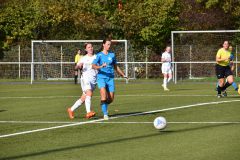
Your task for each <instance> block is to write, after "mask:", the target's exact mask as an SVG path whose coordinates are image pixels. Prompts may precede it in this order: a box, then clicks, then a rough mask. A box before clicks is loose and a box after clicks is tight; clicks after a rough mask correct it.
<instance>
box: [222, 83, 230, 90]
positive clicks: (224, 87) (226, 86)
mask: <svg viewBox="0 0 240 160" xmlns="http://www.w3.org/2000/svg"><path fill="white" fill-rule="evenodd" d="M231 85H232V84H230V83H228V82H226V83H225V85H224V86H223V87H222V91H225V90H226V89H227V88H228V87H229V86H231Z"/></svg>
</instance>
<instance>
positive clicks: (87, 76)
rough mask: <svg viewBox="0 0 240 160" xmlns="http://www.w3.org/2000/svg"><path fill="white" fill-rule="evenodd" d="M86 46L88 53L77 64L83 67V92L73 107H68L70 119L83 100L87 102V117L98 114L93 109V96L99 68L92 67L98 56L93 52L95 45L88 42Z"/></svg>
mask: <svg viewBox="0 0 240 160" xmlns="http://www.w3.org/2000/svg"><path fill="white" fill-rule="evenodd" d="M84 47H85V50H86V52H87V54H86V55H85V56H83V57H82V58H81V60H80V62H79V63H78V64H77V67H78V68H81V69H82V75H81V87H82V91H83V94H82V96H81V98H80V99H78V100H77V101H76V102H75V103H74V105H73V106H72V107H71V108H68V109H67V111H68V115H69V118H70V119H73V118H74V111H75V110H76V109H77V108H78V107H80V106H81V104H82V103H83V102H85V106H86V111H87V114H86V118H91V117H93V116H95V114H96V113H95V112H94V111H91V98H92V95H93V91H94V89H95V86H96V80H97V70H95V69H93V68H92V62H93V60H94V59H95V58H96V56H95V55H94V54H93V46H92V44H91V43H86V44H85V45H84Z"/></svg>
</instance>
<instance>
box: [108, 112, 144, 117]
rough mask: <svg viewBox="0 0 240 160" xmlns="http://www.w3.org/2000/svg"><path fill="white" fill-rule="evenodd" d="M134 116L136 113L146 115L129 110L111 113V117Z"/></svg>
mask: <svg viewBox="0 0 240 160" xmlns="http://www.w3.org/2000/svg"><path fill="white" fill-rule="evenodd" d="M130 115H131V116H134V115H144V114H143V113H142V112H127V113H116V114H112V115H109V116H110V117H120V116H130Z"/></svg>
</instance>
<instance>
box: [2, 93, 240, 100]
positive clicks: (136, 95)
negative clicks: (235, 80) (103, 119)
mask: <svg viewBox="0 0 240 160" xmlns="http://www.w3.org/2000/svg"><path fill="white" fill-rule="evenodd" d="M76 97H79V96H36V97H35V96H24V97H0V99H54V98H76ZM94 97H100V96H94ZM116 97H216V95H215V94H214V95H200V94H175V95H174V94H173V95H162V94H131V95H116ZM228 97H239V95H229V96H228Z"/></svg>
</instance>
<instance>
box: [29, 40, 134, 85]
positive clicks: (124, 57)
mask: <svg viewBox="0 0 240 160" xmlns="http://www.w3.org/2000/svg"><path fill="white" fill-rule="evenodd" d="M86 42H88V43H92V44H93V47H94V51H95V53H97V52H98V50H100V48H101V46H102V40H44V41H42V40H32V47H31V48H32V51H31V52H32V63H31V83H33V81H36V80H38V81H39V80H41V81H45V80H72V79H73V77H74V66H75V65H74V58H75V55H76V50H77V49H78V48H80V49H82V50H84V43H86ZM111 50H112V51H113V52H114V53H115V54H116V57H117V60H118V62H119V65H120V67H121V69H122V70H123V71H124V72H125V74H126V75H127V76H129V77H130V78H131V77H132V74H131V72H129V70H131V69H129V65H128V63H126V62H128V61H132V59H131V56H128V42H127V40H112V45H111ZM130 67H131V66H130ZM116 78H119V77H117V75H116Z"/></svg>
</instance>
